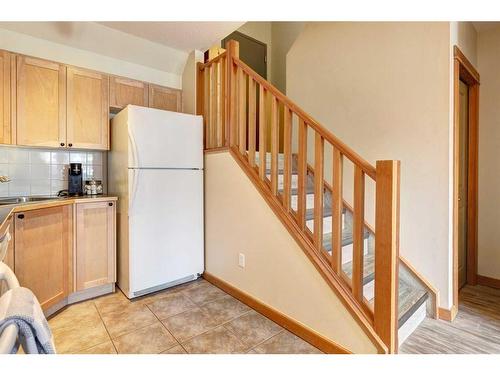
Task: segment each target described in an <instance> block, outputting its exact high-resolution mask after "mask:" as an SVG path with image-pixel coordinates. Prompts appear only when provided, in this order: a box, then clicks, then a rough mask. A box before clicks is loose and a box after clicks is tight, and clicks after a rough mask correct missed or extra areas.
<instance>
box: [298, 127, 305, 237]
mask: <svg viewBox="0 0 500 375" xmlns="http://www.w3.org/2000/svg"><path fill="white" fill-rule="evenodd" d="M297 167H298V186H297V187H298V196H297V218H298V221H297V222H298V224H299V227H300V229H302V230H304V229H305V226H306V199H307V197H306V187H307V124H306V123H305V122H304V120H302V119H299V149H298V166H297Z"/></svg>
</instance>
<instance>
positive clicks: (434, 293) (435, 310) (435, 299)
mask: <svg viewBox="0 0 500 375" xmlns="http://www.w3.org/2000/svg"><path fill="white" fill-rule="evenodd" d="M399 260H400V262H401V263H402V264H403V265H404V266H405V267H406V269H407V270H408V272H410V273H411V274H412V275H413V277H415V278H416V279H417V280H419V281H420V283H421V284H422V285H423V286H424V287H425V289H426V290H427V292H428V293H429V296H430V298H431V301H432V314H433V316H432V317H433V318H434V319H438V316H439V307H438V304H439V291H438V290H437V289H436V288H434V286H432V284H431V283H430V282H429V281H428V280H427V279H426V278H425V277H424V276H423V275H422V274H421V273H420V272H418V271H417V269H416V268H415V267H413V265H412V264H411V263H410V262H409V261H408V260H407V259H406V258H405V257H403V256H401V255H400V256H399Z"/></svg>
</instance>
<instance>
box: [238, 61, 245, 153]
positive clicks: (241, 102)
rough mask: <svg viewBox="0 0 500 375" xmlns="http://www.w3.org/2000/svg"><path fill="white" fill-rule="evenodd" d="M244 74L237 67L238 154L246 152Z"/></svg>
mask: <svg viewBox="0 0 500 375" xmlns="http://www.w3.org/2000/svg"><path fill="white" fill-rule="evenodd" d="M246 89H247V84H246V74H245V73H244V72H243V70H242V69H241V68H239V67H238V143H239V150H240V154H242V155H245V154H246V150H247V101H246Z"/></svg>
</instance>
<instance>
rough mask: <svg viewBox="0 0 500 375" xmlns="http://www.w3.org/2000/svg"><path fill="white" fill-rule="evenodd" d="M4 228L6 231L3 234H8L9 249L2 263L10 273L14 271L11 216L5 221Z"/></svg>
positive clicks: (12, 222) (12, 220)
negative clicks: (7, 267) (8, 268)
mask: <svg viewBox="0 0 500 375" xmlns="http://www.w3.org/2000/svg"><path fill="white" fill-rule="evenodd" d="M4 228H5V229H6V230H5V232H4V233H7V232H8V233H9V234H10V241H9V247H8V248H7V254H6V255H5V258H4V260H3V262H4V263H5V264H6V265H8V266H9V267H10V269H11V270H12V271H14V219H13V218H12V216H11V217H9V218H8V219H7V221H6V222H5V225H4ZM4 233H2V234H1V236H3V235H4Z"/></svg>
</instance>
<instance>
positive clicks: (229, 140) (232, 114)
mask: <svg viewBox="0 0 500 375" xmlns="http://www.w3.org/2000/svg"><path fill="white" fill-rule="evenodd" d="M226 53H227V55H226V85H227V86H226V87H227V88H226V98H225V101H226V103H227V105H226V108H225V113H224V116H225V121H224V124H225V127H226V128H225V134H226V139H225V143H226V146H230V147H231V146H233V145H235V144H236V139H235V136H236V134H237V133H236V132H235V131H234V127H235V126H236V123H237V121H236V113H237V112H236V95H237V92H236V69H235V66H234V64H233V58H235V57H236V58H239V57H240V44H239V43H238V42H237V41H235V40H230V41H228V42H227V43H226Z"/></svg>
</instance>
